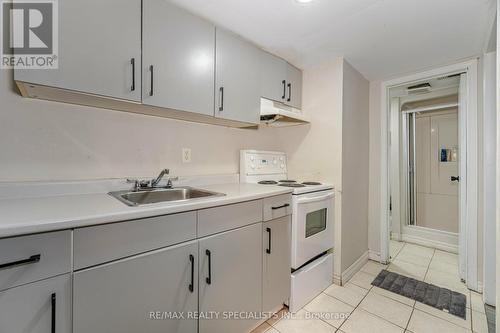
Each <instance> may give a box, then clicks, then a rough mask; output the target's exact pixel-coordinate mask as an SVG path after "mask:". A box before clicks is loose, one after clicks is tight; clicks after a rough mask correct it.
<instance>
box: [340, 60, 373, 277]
mask: <svg viewBox="0 0 500 333" xmlns="http://www.w3.org/2000/svg"><path fill="white" fill-rule="evenodd" d="M342 90H343V98H342V110H343V113H342V212H341V213H342V240H343V242H342V271H345V270H346V269H347V268H349V266H351V265H352V264H354V263H355V262H356V260H358V259H359V258H360V257H361V256H362V255H363V254H365V253H366V252H367V251H368V183H369V182H368V178H369V169H368V166H369V161H368V159H369V114H368V104H369V101H368V100H369V82H368V81H367V80H366V79H365V78H364V77H363V76H362V75H361V74H360V73H359V72H358V71H357V70H356V69H355V68H353V67H352V66H351V65H350V64H349V63H348V62H347V61H344V66H343V89H342Z"/></svg>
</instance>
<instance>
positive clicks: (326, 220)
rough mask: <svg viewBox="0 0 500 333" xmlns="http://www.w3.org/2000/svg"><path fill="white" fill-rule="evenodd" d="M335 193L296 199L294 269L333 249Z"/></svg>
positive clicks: (294, 197) (293, 219) (293, 217)
mask: <svg viewBox="0 0 500 333" xmlns="http://www.w3.org/2000/svg"><path fill="white" fill-rule="evenodd" d="M334 196H335V193H334V192H333V190H330V191H320V192H314V193H307V194H301V195H294V196H293V215H292V268H293V269H297V268H299V267H300V266H302V265H303V264H305V263H306V262H308V261H309V260H311V259H312V258H314V257H315V256H317V255H319V254H321V253H323V252H325V251H327V250H328V249H331V248H333V227H334V226H333V221H334V211H333V209H334V208H333V207H334Z"/></svg>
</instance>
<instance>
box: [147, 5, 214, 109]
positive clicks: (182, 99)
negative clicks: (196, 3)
mask: <svg viewBox="0 0 500 333" xmlns="http://www.w3.org/2000/svg"><path fill="white" fill-rule="evenodd" d="M214 55H215V27H214V26H213V25H212V24H210V23H209V22H207V21H205V20H204V19H202V18H199V17H197V16H194V15H192V14H190V13H188V12H187V11H185V10H184V9H181V8H179V7H177V6H175V5H173V4H172V3H171V2H170V1H165V0H144V4H143V64H144V66H143V73H142V77H143V82H144V84H143V104H147V105H152V106H158V107H164V108H170V109H175V110H181V111H189V112H194V113H199V114H205V115H210V116H213V115H214V110H213V105H214Z"/></svg>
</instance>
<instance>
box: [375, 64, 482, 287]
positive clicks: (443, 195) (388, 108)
mask: <svg viewBox="0 0 500 333" xmlns="http://www.w3.org/2000/svg"><path fill="white" fill-rule="evenodd" d="M476 71H477V63H476V61H471V62H467V63H463V64H457V65H452V66H447V67H444V68H440V69H436V70H432V71H429V72H425V73H420V74H416V75H412V76H408V77H404V78H400V79H396V80H391V81H387V82H384V83H383V84H382V93H383V95H382V96H383V97H382V103H381V104H382V119H384V118H385V119H387V122H386V123H385V122H382V140H383V141H382V142H387V145H386V146H384V145H383V147H382V163H381V166H382V173H381V181H382V183H381V253H380V257H381V262H382V263H389V262H390V261H391V259H392V260H394V258H396V257H397V255H398V253H399V252H400V251H402V248H403V247H404V246H405V244H410V245H412V246H408V248H409V249H410V248H412V249H413V250H421V249H417V247H419V246H420V247H425V248H426V249H430V251H424V250H422V251H421V254H424V253H427V252H429V254H427V255H428V256H434V255H435V254H439V256H441V257H444V256H446V257H447V258H451V257H453V255H454V256H455V258H456V261H457V265H456V266H457V267H456V270H458V272H456V275H457V277H458V282H460V280H461V281H465V282H466V286H467V287H468V288H470V289H473V290H478V283H477V157H476V154H477V151H476V150H477V149H476V144H477V129H476V124H477V114H476V101H477V86H476V85H477V77H476V75H477V74H476ZM384 128H385V129H384ZM407 252H409V251H407ZM431 252H432V254H431ZM401 255H405V256H407V258H411V257H412V254H411V253H407V254H403V253H402V254H401ZM426 260H428V262H427V264H431V263H430V262H431V259H430V258H427V259H426ZM428 268H429V266H428ZM464 287H465V285H464Z"/></svg>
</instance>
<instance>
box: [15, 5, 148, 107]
mask: <svg viewBox="0 0 500 333" xmlns="http://www.w3.org/2000/svg"><path fill="white" fill-rule="evenodd" d="M57 4H58V10H59V15H58V17H59V29H58V34H59V56H58V59H59V68H58V69H41V70H40V69H39V70H33V69H27V70H22V69H20V70H15V73H14V78H15V80H19V81H25V82H30V83H36V84H42V85H46V86H51V87H57V88H64V89H69V90H75V91H80V92H85V93H91V94H97V95H102V96H109V97H114V98H119V99H126V100H131V101H137V102H140V100H141V77H140V75H141V72H140V69H141V0H106V1H102V0H85V1H81V0H59V1H58V2H57ZM132 59H133V60H132ZM132 61H133V62H134V64H132ZM134 78H135V87H133V86H134V84H133V79H134ZM132 88H134V89H132Z"/></svg>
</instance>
